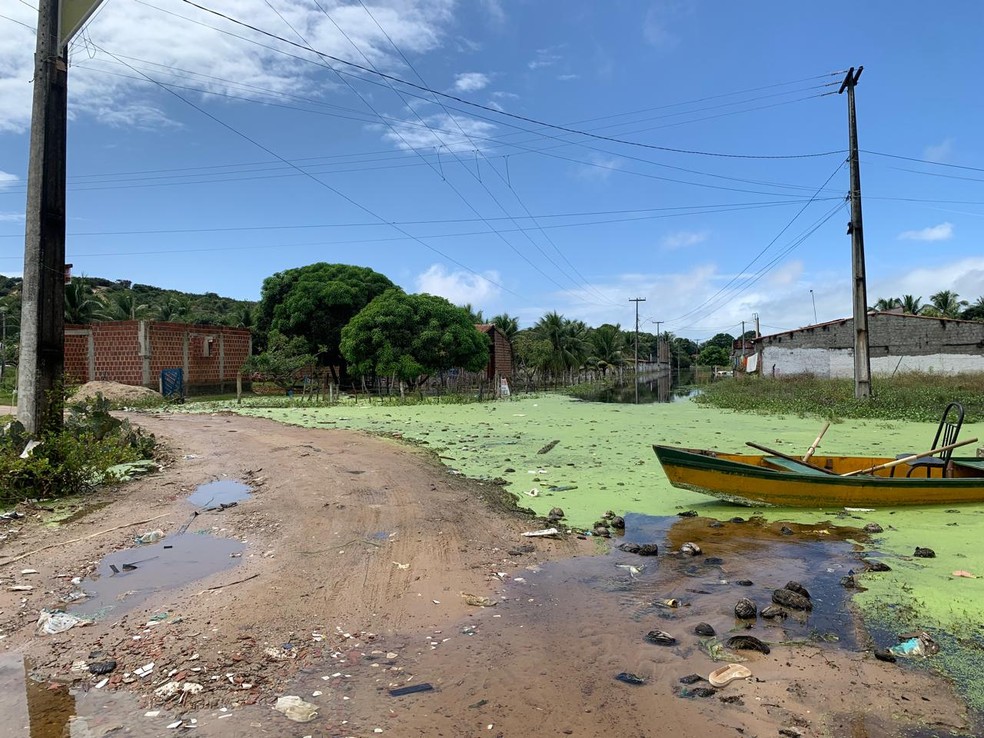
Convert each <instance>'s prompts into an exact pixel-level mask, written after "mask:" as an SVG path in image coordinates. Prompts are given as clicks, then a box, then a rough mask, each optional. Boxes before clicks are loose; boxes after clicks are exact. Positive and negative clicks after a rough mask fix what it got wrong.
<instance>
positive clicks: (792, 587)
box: [786, 582, 810, 599]
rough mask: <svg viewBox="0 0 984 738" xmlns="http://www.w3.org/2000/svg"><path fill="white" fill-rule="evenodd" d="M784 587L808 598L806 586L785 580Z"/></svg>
mask: <svg viewBox="0 0 984 738" xmlns="http://www.w3.org/2000/svg"><path fill="white" fill-rule="evenodd" d="M786 589H788V590H789V591H790V592H795V593H796V594H801V595H803V596H804V597H805V598H806V599H810V593H809V592H808V591H807V589H806V587H804V586H803V585H802V584H800V583H799V582H786Z"/></svg>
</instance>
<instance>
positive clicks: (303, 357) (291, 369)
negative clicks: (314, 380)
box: [243, 332, 314, 390]
mask: <svg viewBox="0 0 984 738" xmlns="http://www.w3.org/2000/svg"><path fill="white" fill-rule="evenodd" d="M313 364H314V356H312V355H311V354H309V353H307V342H306V341H305V340H304V339H303V338H300V337H295V338H286V337H284V336H282V335H281V334H279V333H276V332H274V333H271V334H270V337H269V343H268V346H267V349H266V351H264V352H263V353H260V354H257V355H255V356H251V357H249V359H247V360H246V363H245V364H244V365H243V371H245V372H249V373H254V372H255V373H256V374H260V375H262V376H263V377H264V378H266V379H269V380H270V381H271V382H273V383H274V384H276V385H277V386H278V387H280V388H281V389H284V390H288V389H290V388H291V387H292V386H293V385H294V382H295V381H296V380H297V375H298V373H299V372H300V371H301V370H302V369H304V368H305V367H310V366H312V365H313Z"/></svg>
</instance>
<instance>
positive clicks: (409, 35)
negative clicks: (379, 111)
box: [0, 0, 455, 132]
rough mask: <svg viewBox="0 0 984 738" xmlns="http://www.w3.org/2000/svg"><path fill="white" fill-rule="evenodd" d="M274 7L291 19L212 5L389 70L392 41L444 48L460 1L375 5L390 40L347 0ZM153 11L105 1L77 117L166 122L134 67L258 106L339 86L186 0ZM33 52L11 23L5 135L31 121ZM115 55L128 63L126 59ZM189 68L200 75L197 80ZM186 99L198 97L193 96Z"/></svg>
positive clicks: (19, 13)
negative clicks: (283, 96) (251, 40)
mask: <svg viewBox="0 0 984 738" xmlns="http://www.w3.org/2000/svg"><path fill="white" fill-rule="evenodd" d="M270 2H271V4H272V5H273V6H274V7H275V8H276V10H277V11H278V12H279V13H280V15H282V16H283V18H281V17H280V16H278V14H277V12H275V11H274V10H273V9H272V8H271V7H269V6H268V5H267V3H266V0H213V2H211V3H209V6H210V7H213V8H215V9H216V10H218V11H220V12H223V13H227V14H228V15H230V16H232V17H234V18H237V19H239V20H242V21H244V22H246V23H249V24H252V25H255V26H256V27H258V28H262V29H264V30H268V31H270V32H271V33H276V34H281V35H283V37H284V38H289V39H291V40H293V39H294V38H296V37H295V36H294V34H293V32H292V31H291V30H290V29H289V28H288V27H287V25H286V24H287V23H289V24H290V25H291V26H292V27H293V28H295V29H297V31H298V32H299V33H300V34H301V35H302V36H303V37H304V38H305V40H306V41H307V42H308V43H309V44H310V45H311V46H312V47H313V48H315V49H318V50H320V51H322V52H325V53H327V54H331V55H333V56H337V57H340V58H346V59H351V60H352V61H355V62H357V63H360V64H365V63H366V62H365V59H363V57H362V53H364V54H365V55H366V57H368V58H369V59H370V60H371V62H372V63H373V64H374V65H376V66H377V67H379V68H380V69H383V70H388V71H400V69H401V66H402V64H403V62H402V61H401V60H400V58H399V56H398V55H397V54H396V52H395V51H393V48H392V46H391V45H390V43H389V41H388V40H387V38H386V34H388V35H389V36H390V38H392V39H393V42H394V43H395V44H396V45H397V46H398V47H399V48H400V49H401V50H402V51H404V52H405V53H422V52H426V51H430V50H432V49H434V48H436V47H437V46H438V45H439V44H440V43H441V42H442V40H443V35H444V32H445V29H446V28H447V27H448V26H449V25H450V23H451V22H452V21H453V16H452V10H453V8H454V5H455V0H391V1H388V2H385V3H380V4H374V5H373V7H372V14H373V16H374V17H375V19H376V20H377V21H378V22H379V24H380V25H381V26H382V28H383V29H385V34H384V32H383V31H382V30H380V28H379V27H378V26H377V25H376V23H375V21H373V19H372V18H371V17H370V16H369V15H368V14H367V13H366V11H365V9H364V8H363V7H362V5H361V4H360V3H359V2H351V1H350V0H344V2H342V3H341V4H331V5H330V7H329V6H325V4H324V3H321V6H323V7H329V10H330V15H331V17H330V18H329V17H328V16H326V15H325V14H324V13H323V12H322V11H321V9H320V7H319V4H318V3H314V2H312V1H310V0H305V1H304V2H298V1H297V0H270ZM6 5H7V4H6V3H5V8H4V13H5V14H6V15H9V16H10V17H11V18H14V19H16V20H19V21H22V22H24V23H27V24H29V25H32V24H33V23H34V21H35V15H36V14H35V13H34V12H33V11H32V10H31V9H30V8H28V7H26V6H25V5H24V4H21V3H9V5H10V7H6ZM154 5H157V6H158V7H159V8H160V10H158V9H155V8H151V7H149V6H148V5H144V4H139V3H132V2H114V3H106V4H105V5H104V7H103V10H102V11H101V12H99V13H98V14H97V15H96V16H95V18H94V20H93V21H92V22H91V24H90V25H89V27H88V30H87V31H86V33H85V39H86V40H89V39H91V42H92V43H91V44H86V43H83V38H82V37H76V42H75V44H74V46H73V49H72V53H71V61H72V69H71V71H70V85H69V95H70V101H69V106H70V110H71V111H72V113H73V115H92V116H95V117H97V118H99V119H101V120H104V121H106V122H107V123H109V124H112V125H123V126H125V125H142V126H147V125H155V124H157V123H159V122H160V121H162V120H163V119H164V114H163V112H162V107H163V103H162V100H163V99H166V97H167V96H164V97H162V93H161V92H160V90H159V89H158V88H157V87H156V86H154V85H153V84H151V83H149V82H147V81H146V80H143V79H141V78H140V75H139V74H137V73H135V72H134V71H133V70H132V69H130V68H128V67H127V66H126V65H127V64H131V65H133V67H136V68H137V69H140V70H142V71H144V72H145V73H146V74H148V75H150V76H151V77H153V78H154V79H157V80H159V81H161V82H178V83H179V84H182V85H188V86H192V87H196V88H201V89H205V90H208V91H210V92H216V93H224V94H234V95H237V96H243V97H247V98H249V99H253V100H269V99H272V98H271V95H270V93H271V92H272V93H274V94H276V93H298V94H304V95H306V96H317V95H322V94H324V93H325V92H326V91H328V90H329V89H330V88H331V86H332V85H335V84H337V83H336V81H335V79H333V76H334V75H332V74H331V73H330V72H329V71H328V70H327V69H326V68H325V67H324V66H323V65H321V64H320V62H318V60H317V57H316V56H315V55H313V54H305V52H303V51H299V50H298V49H297V48H296V47H290V46H288V45H287V44H280V43H279V42H276V41H271V39H270V38H269V37H265V36H261V35H260V34H256V33H253V32H251V31H249V30H247V29H244V28H242V27H241V26H236V25H234V24H232V23H230V22H228V21H223V20H221V19H219V18H216V17H214V16H210V15H208V14H205V13H203V12H202V11H199V10H197V9H195V8H192V7H191V6H189V5H187V4H185V3H182V2H180V0H154ZM162 11H165V12H162ZM168 13H170V14H168ZM185 18H189V19H192V20H185ZM285 21H286V23H285ZM333 21H334V23H337V24H338V26H340V27H341V28H342V29H344V31H345V34H347V35H348V37H349V38H350V39H351V40H352V41H353V42H354V43H355V44H356V45H357V46H358V49H359V51H356V50H355V49H354V48H353V47H352V44H351V43H350V42H349V40H348V39H346V38H345V36H343V35H342V33H341V32H340V31H339V30H338V28H337V27H336V26H335V25H334V23H333ZM202 24H205V25H202ZM208 26H214V27H215V28H221V29H223V30H228V31H231V32H234V33H236V34H239V35H242V36H245V37H247V38H255V39H256V40H257V41H258V42H261V43H263V44H266V45H268V46H273V47H278V46H279V47H280V48H282V49H283V50H284V51H287V52H289V53H290V54H292V55H294V56H301V57H304V56H306V57H307V58H309V59H310V60H311V61H312V62H318V63H307V62H304V61H302V60H301V59H297V58H292V57H289V56H285V55H284V54H281V53H277V52H276V51H274V50H273V49H268V48H263V47H261V46H258V45H256V44H251V43H248V42H246V41H243V40H241V39H238V38H233V37H232V36H230V35H226V34H224V33H221V32H220V31H218V30H215V28H210V27H208ZM97 47H98V48H97ZM100 48H101V49H105V50H106V51H105V52H104V51H100V50H99V49H100ZM360 51H361V53H359V52H360ZM33 52H34V37H33V34H32V32H31V31H29V30H28V29H27V28H24V27H22V26H18V25H16V24H12V23H5V24H4V27H3V33H0V131H14V132H22V131H24V130H26V128H27V126H28V124H29V122H30V115H31V85H30V80H31V78H32V76H33ZM107 52H110V53H111V54H113V55H116V56H117V57H119V61H118V60H117V59H115V58H114V57H113V56H111V55H110V53H107ZM139 60H148V61H147V62H144V61H139ZM180 70H189V71H190V72H194V73H197V75H191V76H189V74H188V73H187V72H183V71H180ZM206 75H209V76H206ZM179 80H180V82H179ZM181 94H183V95H187V94H192V95H194V93H188V92H187V91H185V92H182V93H181ZM196 97H197V96H196Z"/></svg>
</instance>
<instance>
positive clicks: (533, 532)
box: [523, 528, 560, 538]
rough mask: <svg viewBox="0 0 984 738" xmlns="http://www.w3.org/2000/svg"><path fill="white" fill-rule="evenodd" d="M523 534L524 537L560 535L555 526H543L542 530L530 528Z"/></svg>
mask: <svg viewBox="0 0 984 738" xmlns="http://www.w3.org/2000/svg"><path fill="white" fill-rule="evenodd" d="M523 535H524V536H525V537H526V538H550V537H553V536H558V535H560V531H559V530H557V529H556V528H544V529H543V530H530V531H527V532H526V533H523Z"/></svg>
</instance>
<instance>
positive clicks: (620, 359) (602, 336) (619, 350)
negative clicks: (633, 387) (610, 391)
mask: <svg viewBox="0 0 984 738" xmlns="http://www.w3.org/2000/svg"><path fill="white" fill-rule="evenodd" d="M590 341H591V348H592V354H591V357H590V358H589V359H588V361H589V362H590V363H592V364H594V365H595V366H597V367H598V368H599V369H600V370H601V376H605V375H606V374H607V373H608V370H609V369H610V368H612V367H619V366H622V364H624V363H625V347H626V341H625V334H624V333H623V332H622V328H621V326H618V325H612V324H610V323H605V324H604V325H601V326H598V327H597V328H595V329H594V330H593V331H591V335H590Z"/></svg>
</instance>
